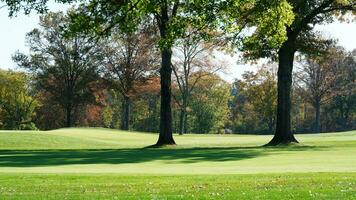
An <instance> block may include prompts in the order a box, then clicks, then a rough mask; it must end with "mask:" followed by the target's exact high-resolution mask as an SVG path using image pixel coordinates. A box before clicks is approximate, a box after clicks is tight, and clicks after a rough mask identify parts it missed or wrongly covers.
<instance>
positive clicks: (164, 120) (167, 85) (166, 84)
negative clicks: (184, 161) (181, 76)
mask: <svg viewBox="0 0 356 200" xmlns="http://www.w3.org/2000/svg"><path fill="white" fill-rule="evenodd" d="M161 56H162V62H161V69H160V75H161V113H160V114H161V115H160V116H161V118H160V130H159V137H158V141H157V143H156V145H157V146H161V145H172V144H175V141H174V139H173V134H172V109H171V74H172V66H171V58H172V50H171V49H170V48H164V49H162V51H161Z"/></svg>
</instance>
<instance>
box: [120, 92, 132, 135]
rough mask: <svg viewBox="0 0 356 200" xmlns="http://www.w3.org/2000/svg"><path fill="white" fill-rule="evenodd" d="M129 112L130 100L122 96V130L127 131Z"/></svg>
mask: <svg viewBox="0 0 356 200" xmlns="http://www.w3.org/2000/svg"><path fill="white" fill-rule="evenodd" d="M130 112H131V99H130V97H128V96H126V95H124V101H123V102H122V118H121V129H122V130H129V126H130Z"/></svg>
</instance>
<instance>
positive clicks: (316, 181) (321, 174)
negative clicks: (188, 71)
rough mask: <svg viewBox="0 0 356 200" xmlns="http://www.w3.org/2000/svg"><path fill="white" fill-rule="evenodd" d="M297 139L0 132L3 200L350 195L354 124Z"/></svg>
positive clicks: (355, 167)
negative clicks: (161, 139)
mask: <svg viewBox="0 0 356 200" xmlns="http://www.w3.org/2000/svg"><path fill="white" fill-rule="evenodd" d="M297 138H298V140H299V141H300V142H301V144H299V145H294V146H288V147H262V146H261V145H263V144H265V143H267V142H268V141H269V140H270V139H271V136H256V135H212V134H209V135H195V134H188V135H184V136H178V135H176V136H175V140H176V142H177V144H178V145H177V146H172V147H165V148H159V149H150V148H144V147H146V146H149V145H152V144H154V143H155V141H156V140H157V135H156V134H144V133H136V132H124V131H117V130H108V129H99V128H91V129H89V128H81V129H80V128H76V129H59V130H55V131H0V199H65V198H67V199H266V198H268V199H316V198H317V199H356V131H350V132H342V133H328V134H310V135H297Z"/></svg>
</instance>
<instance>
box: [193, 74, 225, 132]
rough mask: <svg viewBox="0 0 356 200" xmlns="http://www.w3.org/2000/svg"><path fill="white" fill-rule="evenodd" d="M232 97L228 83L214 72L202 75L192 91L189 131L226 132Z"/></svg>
mask: <svg viewBox="0 0 356 200" xmlns="http://www.w3.org/2000/svg"><path fill="white" fill-rule="evenodd" d="M197 76H198V75H197ZM230 99H231V96H230V86H229V84H228V83H226V82H225V81H223V80H222V79H220V77H218V76H216V75H212V74H211V75H208V76H204V77H201V80H200V81H199V83H197V85H196V87H195V89H194V90H193V91H192V97H191V103H190V107H189V108H188V111H189V110H190V111H189V115H188V125H189V127H188V132H193V133H224V128H225V126H226V124H227V123H228V119H229V107H228V103H229V100H230Z"/></svg>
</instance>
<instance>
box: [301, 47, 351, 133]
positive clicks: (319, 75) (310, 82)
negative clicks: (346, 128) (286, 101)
mask: <svg viewBox="0 0 356 200" xmlns="http://www.w3.org/2000/svg"><path fill="white" fill-rule="evenodd" d="M343 54H345V52H343V50H342V49H340V48H339V49H337V48H330V49H329V50H328V52H327V53H326V54H323V55H322V56H318V57H314V58H313V57H312V56H308V55H307V57H306V58H305V60H304V61H302V63H300V64H301V65H302V69H300V71H298V72H297V73H296V76H297V78H298V79H299V82H300V85H301V86H300V87H301V88H303V89H305V91H304V92H303V95H304V98H305V99H306V100H307V101H308V102H310V103H311V105H312V106H313V107H314V109H315V121H314V131H315V132H316V133H318V132H321V123H320V113H321V110H320V109H321V106H322V104H324V103H325V102H326V101H328V100H329V99H330V98H331V96H332V95H335V94H332V92H333V91H336V89H335V87H336V86H337V84H336V80H338V76H339V75H340V73H338V71H340V68H341V67H340V65H342V63H343V60H344V55H343ZM330 58H332V59H330ZM339 89H341V88H339Z"/></svg>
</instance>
